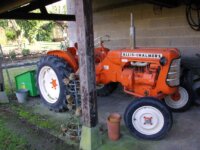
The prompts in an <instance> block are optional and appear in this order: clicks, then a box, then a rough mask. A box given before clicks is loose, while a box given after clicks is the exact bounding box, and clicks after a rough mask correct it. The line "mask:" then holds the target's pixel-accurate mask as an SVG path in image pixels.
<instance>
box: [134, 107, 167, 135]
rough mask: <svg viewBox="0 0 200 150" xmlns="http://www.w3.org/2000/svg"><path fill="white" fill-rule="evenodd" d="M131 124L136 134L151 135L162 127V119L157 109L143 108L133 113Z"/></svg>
mask: <svg viewBox="0 0 200 150" xmlns="http://www.w3.org/2000/svg"><path fill="white" fill-rule="evenodd" d="M132 124H133V126H134V128H135V129H136V130H137V131H138V132H140V133H142V134H145V135H153V134H156V133H158V132H159V131H160V130H161V129H162V127H163V126H164V117H163V115H162V113H161V112H160V111H159V110H158V109H157V108H154V107H152V106H143V107H140V108H138V109H137V110H136V111H135V112H134V113H133V116H132Z"/></svg>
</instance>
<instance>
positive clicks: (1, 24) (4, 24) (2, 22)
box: [0, 20, 8, 29]
mask: <svg viewBox="0 0 200 150" xmlns="http://www.w3.org/2000/svg"><path fill="white" fill-rule="evenodd" d="M0 27H3V28H4V29H5V28H7V27H8V20H0Z"/></svg>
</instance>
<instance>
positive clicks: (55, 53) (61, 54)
mask: <svg viewBox="0 0 200 150" xmlns="http://www.w3.org/2000/svg"><path fill="white" fill-rule="evenodd" d="M47 55H53V56H57V57H59V58H62V59H64V60H65V61H66V62H67V63H68V64H69V65H70V67H72V69H73V70H74V72H76V71H77V70H78V63H77V62H76V60H75V58H74V56H73V55H72V54H71V53H69V52H67V51H61V50H54V51H49V52H48V53H47Z"/></svg>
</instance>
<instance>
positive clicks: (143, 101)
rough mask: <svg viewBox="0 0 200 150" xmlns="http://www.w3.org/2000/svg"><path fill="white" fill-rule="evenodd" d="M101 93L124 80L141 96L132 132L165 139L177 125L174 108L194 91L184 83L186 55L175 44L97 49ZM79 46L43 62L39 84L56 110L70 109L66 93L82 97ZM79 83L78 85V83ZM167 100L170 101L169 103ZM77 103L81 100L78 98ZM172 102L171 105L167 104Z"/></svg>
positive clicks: (129, 118)
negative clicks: (182, 64)
mask: <svg viewBox="0 0 200 150" xmlns="http://www.w3.org/2000/svg"><path fill="white" fill-rule="evenodd" d="M95 63H96V84H97V94H98V96H106V95H108V94H110V93H111V92H112V91H113V90H114V89H115V88H116V87H117V84H118V83H120V84H121V85H122V86H123V89H124V92H125V93H128V94H130V95H132V96H135V97H137V98H138V99H137V100H134V101H133V102H132V103H131V104H130V105H129V106H128V107H127V109H126V111H125V114H124V120H125V124H126V126H127V128H128V129H129V130H130V132H131V133H132V134H133V135H135V136H137V137H140V138H144V139H159V138H162V137H163V136H164V135H165V134H166V133H167V132H168V131H169V130H170V128H171V126H172V115H171V111H169V108H171V109H173V110H176V111H177V110H185V109H187V108H188V106H189V104H190V100H189V94H188V92H187V90H186V88H185V87H179V83H180V53H179V51H178V50H177V49H175V48H148V49H144V48H143V49H139V48H137V49H121V50H112V51H110V50H109V49H107V48H105V47H104V46H103V44H102V43H101V46H100V47H98V48H96V49H95ZM79 65H81V64H79V63H78V46H77V45H76V44H75V46H74V47H70V48H67V50H66V51H62V50H55V51H50V52H48V53H47V56H45V57H42V58H41V60H40V62H39V63H38V72H37V84H38V87H39V91H40V95H41V99H42V101H43V102H44V103H45V104H46V105H47V106H48V107H49V108H50V109H52V110H55V111H63V110H65V109H67V108H68V104H67V103H68V101H67V100H66V97H68V96H69V95H73V97H75V96H77V95H76V93H78V88H74V89H73V87H72V86H69V85H72V84H70V83H71V82H73V83H74V84H73V85H75V84H79V83H78V80H77V77H71V75H72V74H78V71H79ZM76 87H78V86H76ZM164 102H165V103H164ZM76 103H77V102H76ZM166 104H167V105H166Z"/></svg>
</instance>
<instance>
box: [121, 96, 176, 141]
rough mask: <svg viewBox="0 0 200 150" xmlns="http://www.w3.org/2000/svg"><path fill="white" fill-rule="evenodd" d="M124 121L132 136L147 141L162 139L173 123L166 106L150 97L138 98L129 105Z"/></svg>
mask: <svg viewBox="0 0 200 150" xmlns="http://www.w3.org/2000/svg"><path fill="white" fill-rule="evenodd" d="M124 121H125V124H126V126H127V128H128V129H129V131H130V132H131V133H132V135H133V136H135V137H137V138H142V139H147V140H158V139H161V138H163V137H164V136H165V135H166V134H167V133H168V132H169V130H170V129H171V126H172V123H173V121H172V114H171V112H170V111H169V109H168V108H167V106H166V105H165V104H164V103H163V102H161V101H160V100H158V99H155V98H152V97H144V98H140V99H138V100H135V101H133V102H132V103H131V104H129V106H128V107H127V108H126V111H125V114H124Z"/></svg>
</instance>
